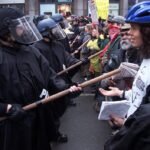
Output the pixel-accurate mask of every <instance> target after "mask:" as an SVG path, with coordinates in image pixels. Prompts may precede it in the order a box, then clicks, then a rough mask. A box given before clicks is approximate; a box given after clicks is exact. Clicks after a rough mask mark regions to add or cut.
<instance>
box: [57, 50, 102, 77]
mask: <svg viewBox="0 0 150 150" xmlns="http://www.w3.org/2000/svg"><path fill="white" fill-rule="evenodd" d="M100 53H101V51H99V52H97V53H95V54H93V55H91V56H89V57H88V58H87V59H88V60H90V59H91V58H93V57H95V56H97V55H99V54H100ZM82 63H83V62H82V61H79V62H77V63H76V64H74V65H72V66H70V67H68V68H66V69H65V70H62V71H60V72H58V73H57V75H62V74H63V73H65V72H68V71H69V70H71V69H73V68H75V67H77V66H80V65H81V64H82Z"/></svg>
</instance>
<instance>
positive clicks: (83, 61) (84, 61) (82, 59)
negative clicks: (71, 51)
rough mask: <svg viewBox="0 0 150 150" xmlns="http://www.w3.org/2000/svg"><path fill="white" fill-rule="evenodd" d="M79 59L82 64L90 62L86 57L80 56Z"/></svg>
mask: <svg viewBox="0 0 150 150" xmlns="http://www.w3.org/2000/svg"><path fill="white" fill-rule="evenodd" d="M81 61H82V64H83V65H86V64H88V63H89V62H90V60H89V59H88V57H85V58H81Z"/></svg>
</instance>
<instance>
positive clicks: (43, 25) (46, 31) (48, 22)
mask: <svg viewBox="0 0 150 150" xmlns="http://www.w3.org/2000/svg"><path fill="white" fill-rule="evenodd" d="M37 28H38V30H39V31H40V33H41V34H42V35H43V37H48V38H50V39H55V40H61V39H64V38H65V37H66V35H65V33H64V31H63V30H62V28H61V27H60V26H59V25H58V24H57V23H56V22H55V21H54V20H53V19H51V18H47V19H44V20H41V21H39V23H38V25H37Z"/></svg>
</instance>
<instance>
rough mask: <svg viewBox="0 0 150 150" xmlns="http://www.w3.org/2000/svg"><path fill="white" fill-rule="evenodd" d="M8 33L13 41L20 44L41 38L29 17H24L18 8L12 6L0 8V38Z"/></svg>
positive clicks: (30, 42)
mask: <svg viewBox="0 0 150 150" xmlns="http://www.w3.org/2000/svg"><path fill="white" fill-rule="evenodd" d="M9 33H10V34H11V36H12V37H13V39H14V41H16V42H18V43H21V44H32V43H34V42H36V41H38V40H41V39H42V36H41V34H40V33H39V31H38V30H37V28H36V27H35V25H34V24H33V22H32V21H31V20H30V18H29V17H25V16H24V15H23V14H22V13H21V12H20V11H19V10H16V9H13V8H1V9H0V38H3V37H4V36H5V35H8V34H9Z"/></svg>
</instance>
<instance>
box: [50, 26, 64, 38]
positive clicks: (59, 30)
mask: <svg viewBox="0 0 150 150" xmlns="http://www.w3.org/2000/svg"><path fill="white" fill-rule="evenodd" d="M51 32H52V34H53V36H54V37H55V38H56V40H62V39H64V38H66V34H65V32H64V30H63V29H62V28H61V27H60V26H59V25H56V27H54V28H52V30H51Z"/></svg>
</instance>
